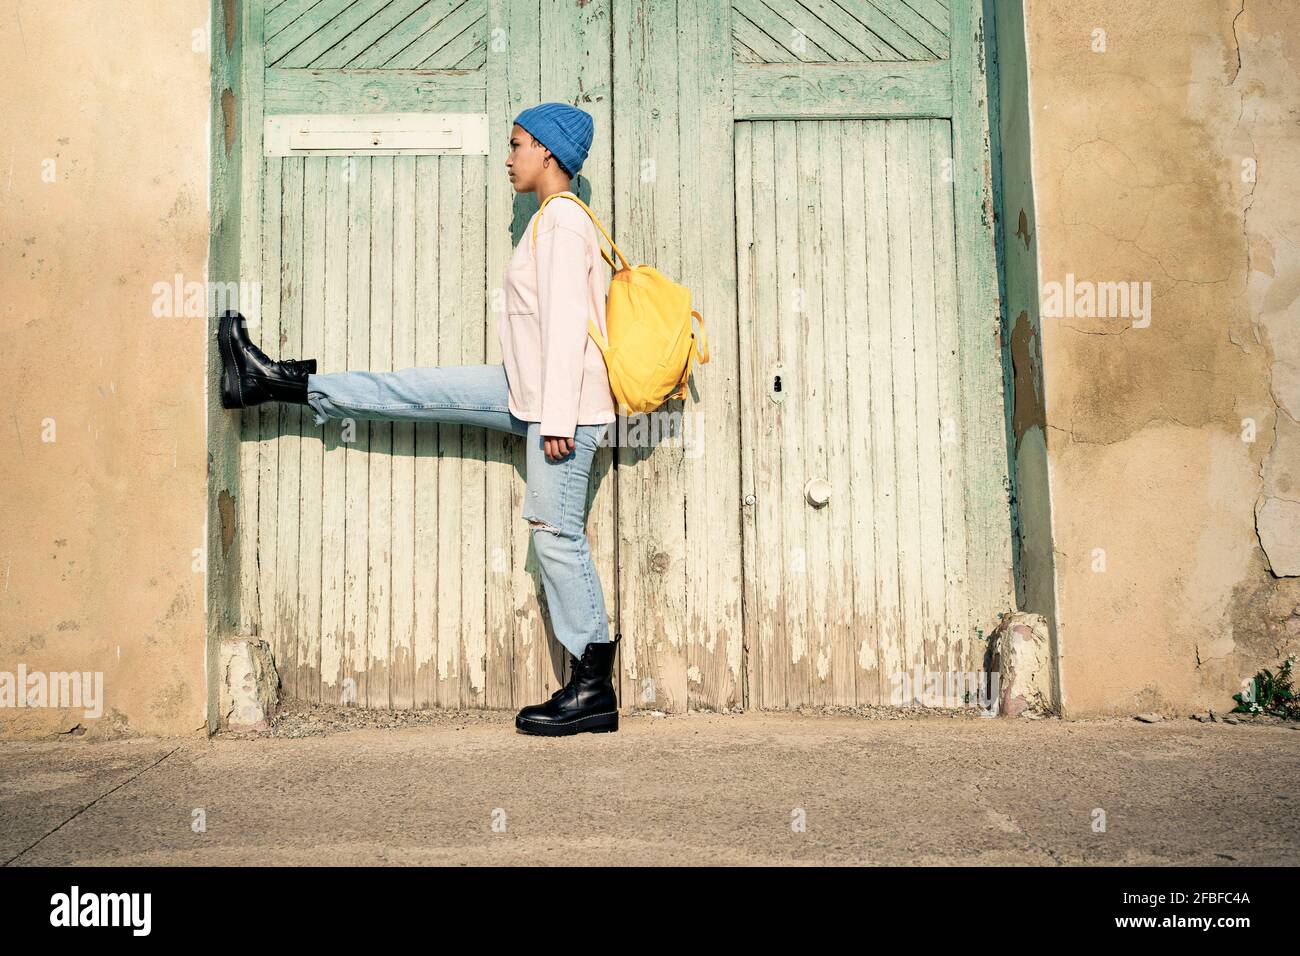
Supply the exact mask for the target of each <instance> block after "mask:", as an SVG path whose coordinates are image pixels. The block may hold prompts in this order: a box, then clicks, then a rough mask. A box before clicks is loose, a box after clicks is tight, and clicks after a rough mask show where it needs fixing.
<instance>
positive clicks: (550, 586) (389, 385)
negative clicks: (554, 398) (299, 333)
mask: <svg viewBox="0 0 1300 956" xmlns="http://www.w3.org/2000/svg"><path fill="white" fill-rule="evenodd" d="M507 394H508V393H507V388H506V370H505V366H504V365H502V364H500V363H497V364H496V365H439V366H432V367H426V368H404V369H401V370H399V371H395V372H360V371H346V372H330V373H327V374H324V375H308V376H307V404H308V405H310V406H311V408H312V410H313V411H314V412H315V413H316V424H317V425H323V424H325V420H326V419H328V418H340V419H341V418H366V419H380V420H383V421H399V422H444V423H447V424H451V425H482V426H483V427H484V428H492V429H496V430H497V431H504V432H510V433H512V434H515V435H522V436H524V439H525V442H526V454H525V461H526V465H527V471H528V475H527V479H528V480H527V495H526V498H525V501H526V502H527V503H526V504H525V506H524V512H523V517H524V519H525V520H527V521H528V522H530V524H531V526H532V531H533V547H534V549H535V550H536V552H537V559H538V566H539V567H540V569H541V573H542V586H543V588H544V589H545V591H546V604H547V607H548V609H549V611H550V617H551V626H552V627H553V628H554V630H555V637H556V639H557V640H558V641H559V642H560V643H561V644H563V645H564V647H565V648H566V649H567V650H568V651H569V653H570V654H572V655H573V656H575V657H581V656H582V651H583V648H585V647H586V646H587V645H588V644H589V643H591V642H593V641H608V640H609V639H610V638H609V625H608V623H607V622H606V620H605V595H604V592H603V591H602V589H601V585H600V578H599V576H598V575H597V574H596V565H595V563H594V562H593V561H592V558H591V548H590V547H589V545H588V543H587V533H586V514H585V512H586V504H587V484H588V481H589V479H590V477H591V463H592V459H593V458H594V457H595V454H596V448H597V446H598V445H599V444H600V442H601V439H602V438H603V437H604V435H605V432H606V430H607V429H608V428H609V426H608V425H579V426H577V428H576V429H575V431H574V435H573V445H574V447H573V451H571V452H570V453H569V454H568V455H566V456H565V457H564V458H561V459H560V460H559V461H551V460H550V459H549V458H547V457H546V452H545V450H544V447H543V443H542V436H541V433H540V430H539V424H538V423H537V422H526V421H524V420H523V419H520V418H516V417H515V416H514V414H512V413H511V411H510V409H509V407H508V406H507V404H506V398H507Z"/></svg>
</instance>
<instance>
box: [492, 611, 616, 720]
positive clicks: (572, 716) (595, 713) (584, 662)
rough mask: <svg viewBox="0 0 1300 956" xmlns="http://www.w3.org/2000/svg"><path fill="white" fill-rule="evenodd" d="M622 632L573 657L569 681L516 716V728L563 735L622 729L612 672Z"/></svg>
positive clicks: (593, 643)
mask: <svg viewBox="0 0 1300 956" xmlns="http://www.w3.org/2000/svg"><path fill="white" fill-rule="evenodd" d="M621 638H622V635H616V636H615V637H614V639H613V640H612V641H600V642H595V641H593V642H592V643H590V644H588V645H587V646H586V647H584V648H583V649H582V657H581V658H574V659H573V673H572V675H570V677H569V682H568V683H567V684H565V685H564V686H563V687H561V688H560V689H559V690H557V691H556V692H555V693H554V694H552V695H551V699H550V700H548V701H547V702H546V703H544V704H530V705H529V706H527V707H525V708H524V709H523V710H521V711H519V713H518V714H516V715H515V727H516V729H518V730H520V731H522V732H523V733H526V734H541V735H543V736H546V737H563V736H566V735H568V734H581V733H608V732H610V731H616V730H618V698H617V696H616V695H615V693H614V683H613V679H612V672H613V668H614V652H615V651H616V650H617V649H618V642H619V640H620V639H621Z"/></svg>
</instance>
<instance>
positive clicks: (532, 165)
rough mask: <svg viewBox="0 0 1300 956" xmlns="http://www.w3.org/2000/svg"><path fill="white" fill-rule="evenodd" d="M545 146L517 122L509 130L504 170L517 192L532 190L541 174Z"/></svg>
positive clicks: (545, 152) (545, 153)
mask: <svg viewBox="0 0 1300 956" xmlns="http://www.w3.org/2000/svg"><path fill="white" fill-rule="evenodd" d="M547 155H548V153H547V150H546V147H545V146H543V145H542V144H541V143H539V142H537V141H536V140H534V139H533V136H532V134H531V133H529V132H528V130H526V129H524V128H523V127H522V126H520V125H519V124H518V123H515V124H514V126H513V127H512V128H511V130H510V149H509V150H508V151H507V152H506V172H507V173H508V174H509V176H510V184H511V185H512V186H514V187H515V192H517V193H527V192H533V191H534V190H536V188H537V182H538V178H539V177H540V176H541V174H542V160H544V159H545V158H546V157H547Z"/></svg>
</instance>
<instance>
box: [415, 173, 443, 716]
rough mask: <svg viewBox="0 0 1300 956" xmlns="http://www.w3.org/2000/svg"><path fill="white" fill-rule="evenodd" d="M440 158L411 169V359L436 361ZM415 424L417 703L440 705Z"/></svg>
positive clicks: (434, 487)
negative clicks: (412, 283)
mask: <svg viewBox="0 0 1300 956" xmlns="http://www.w3.org/2000/svg"><path fill="white" fill-rule="evenodd" d="M439 160H440V157H437V156H420V157H417V159H416V167H415V209H416V213H415V217H416V218H415V262H416V265H415V358H416V364H417V365H419V366H422V367H428V366H433V365H437V364H438V275H439V269H440V266H441V258H440V255H439V253H440V249H439V241H438V212H437V210H438V208H439V202H440V200H439V194H440V192H441V190H440V189H439V184H438V163H439ZM441 427H442V426H441V425H438V424H436V423H434V422H418V423H416V425H415V559H414V564H415V569H414V570H415V706H417V707H433V706H437V705H438V704H440V703H441V699H440V697H439V694H438V663H437V648H438V627H439V610H440V604H439V595H438V590H439V587H440V576H441V568H440V567H439V564H438V539H439V520H438V495H439V492H440V487H439V468H438V430H439V429H440V428H441Z"/></svg>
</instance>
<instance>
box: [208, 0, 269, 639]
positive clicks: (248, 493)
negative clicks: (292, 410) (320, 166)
mask: <svg viewBox="0 0 1300 956" xmlns="http://www.w3.org/2000/svg"><path fill="white" fill-rule="evenodd" d="M227 9H228V8H227ZM239 17H240V20H239V25H238V26H239V29H238V30H236V31H235V33H236V46H235V47H234V48H233V49H232V51H231V53H232V55H237V56H238V59H239V63H240V66H239V70H240V73H239V77H238V80H237V81H233V80H232V83H233V85H234V86H235V88H237V89H238V91H239V94H240V96H241V97H242V102H241V103H240V116H241V123H240V136H239V139H240V143H241V146H240V148H239V151H238V154H237V156H238V159H237V162H238V163H239V170H238V172H237V174H236V175H233V176H231V177H230V179H232V180H233V182H232V183H231V189H232V191H236V190H237V191H236V195H235V201H236V204H237V205H238V215H239V225H238V229H237V231H238V237H239V241H238V246H239V250H238V270H237V273H238V274H236V275H225V274H222V271H221V270H220V269H219V268H218V266H219V263H214V264H213V267H212V275H211V276H210V278H211V279H213V280H217V281H231V280H234V281H239V280H251V281H253V282H256V283H260V286H259V288H260V294H259V295H258V297H257V301H258V306H259V307H258V310H257V314H256V315H253V314H249V313H248V312H245V313H244V316H245V319H247V321H248V322H249V323H251V324H250V326H249V328H248V333H249V337H250V338H251V339H252V340H253V341H254V342H258V343H260V342H261V336H262V329H261V325H262V322H263V321H264V319H263V318H262V312H263V311H264V310H265V308H266V302H267V301H268V300H269V298H270V297H271V295H276V296H278V294H279V293H278V292H277V291H276V287H274V286H273V285H271V284H270V282H269V280H270V279H271V277H272V275H273V272H272V270H274V276H275V277H276V279H277V280H278V276H279V262H278V253H277V254H275V257H270V258H268V256H267V252H266V249H265V238H266V236H267V234H268V232H269V231H270V230H272V229H274V230H277V231H278V229H279V223H278V221H275V220H272V219H271V218H270V217H269V216H268V215H267V214H266V210H265V209H264V208H263V206H264V203H263V189H264V188H265V183H266V172H267V170H268V169H269V168H270V164H271V163H273V162H275V161H274V160H269V159H265V158H264V157H263V156H262V77H263V63H262V49H263V44H262V37H263V33H264V31H265V22H264V12H263V10H262V7H261V5H260V4H257V3H249V4H245V5H244V6H243V7H242V8H241V9H240V11H239ZM225 66H226V64H225V62H224V59H223V57H222V56H220V55H218V56H217V63H216V64H215V67H216V69H217V70H223V69H224V68H225ZM214 80H215V77H214ZM219 164H220V160H219V159H218V160H215V161H214V176H215V175H216V174H217V172H218V170H217V168H216V167H217V165H219ZM227 307H228V308H236V306H235V305H233V304H229V305H228V306H227ZM240 308H241V309H242V306H240ZM214 318H215V317H214ZM213 351H214V352H215V351H216V350H215V349H214V350H213ZM220 368H221V365H220V359H218V365H217V369H220ZM262 411H263V410H262V409H261V408H251V409H243V410H241V411H240V412H238V415H239V423H238V431H239V447H238V450H237V458H238V468H239V485H238V489H237V490H238V505H239V522H238V526H237V529H236V530H237V534H238V539H239V582H238V597H239V612H238V613H239V628H240V632H241V633H244V634H262V633H263V631H262V626H263V625H262V618H263V615H262V610H261V573H260V568H259V565H258V548H259V543H260V528H259V512H260V509H261V501H260V498H261V484H262V481H261V469H262V462H261V452H262V446H263V442H262ZM219 474H220V469H218V479H219ZM219 484H220V481H219V480H217V481H215V482H214V486H216V485H219ZM210 557H211V554H210ZM214 566H215V567H220V566H219V565H216V564H215V562H212V561H211V560H210V561H209V567H210V568H211V567H214ZM222 573H223V571H221V570H218V572H217V574H218V576H219V575H220V574H222Z"/></svg>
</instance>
